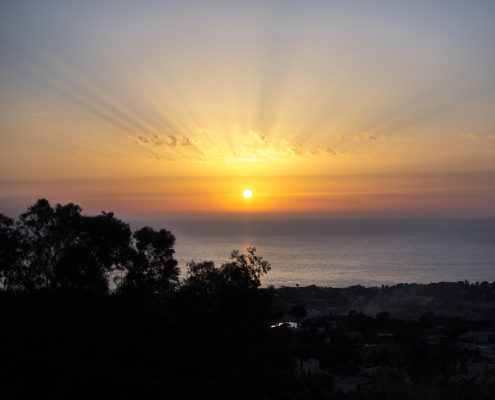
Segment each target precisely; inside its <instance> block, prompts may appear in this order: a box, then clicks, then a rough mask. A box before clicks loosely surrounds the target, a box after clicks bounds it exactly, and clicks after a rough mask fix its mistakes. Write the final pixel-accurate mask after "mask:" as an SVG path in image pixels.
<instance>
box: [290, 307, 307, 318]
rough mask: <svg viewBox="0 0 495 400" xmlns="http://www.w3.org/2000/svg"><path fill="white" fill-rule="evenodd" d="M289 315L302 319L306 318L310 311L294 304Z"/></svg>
mask: <svg viewBox="0 0 495 400" xmlns="http://www.w3.org/2000/svg"><path fill="white" fill-rule="evenodd" d="M289 315H291V316H292V317H294V318H296V319H297V320H298V321H300V320H301V319H303V318H305V317H306V315H308V313H307V311H306V309H305V308H304V307H303V306H292V307H291V309H290V310H289Z"/></svg>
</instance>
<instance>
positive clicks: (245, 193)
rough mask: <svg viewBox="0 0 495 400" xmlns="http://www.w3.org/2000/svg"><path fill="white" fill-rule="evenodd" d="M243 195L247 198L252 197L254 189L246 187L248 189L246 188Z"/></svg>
mask: <svg viewBox="0 0 495 400" xmlns="http://www.w3.org/2000/svg"><path fill="white" fill-rule="evenodd" d="M242 196H243V197H244V198H245V199H250V198H252V197H253V191H252V190H251V189H246V190H244V192H242Z"/></svg>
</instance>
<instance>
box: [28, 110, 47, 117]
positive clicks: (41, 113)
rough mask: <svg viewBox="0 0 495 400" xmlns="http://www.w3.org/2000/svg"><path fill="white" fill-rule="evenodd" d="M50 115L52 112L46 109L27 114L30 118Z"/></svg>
mask: <svg viewBox="0 0 495 400" xmlns="http://www.w3.org/2000/svg"><path fill="white" fill-rule="evenodd" d="M51 115H52V113H50V112H48V111H37V112H33V113H29V114H28V116H29V117H31V118H48V117H50V116H51Z"/></svg>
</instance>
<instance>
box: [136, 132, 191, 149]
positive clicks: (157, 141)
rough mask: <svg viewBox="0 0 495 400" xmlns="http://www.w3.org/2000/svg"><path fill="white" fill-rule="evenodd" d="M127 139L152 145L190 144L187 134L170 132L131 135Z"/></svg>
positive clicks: (173, 145) (172, 145)
mask: <svg viewBox="0 0 495 400" xmlns="http://www.w3.org/2000/svg"><path fill="white" fill-rule="evenodd" d="M129 140H130V141H131V142H133V143H135V144H151V145H153V146H167V147H176V146H191V145H192V144H191V140H190V139H189V138H188V137H187V136H183V135H172V134H162V135H157V134H154V133H153V134H149V135H131V136H129Z"/></svg>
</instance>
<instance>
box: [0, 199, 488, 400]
mask: <svg viewBox="0 0 495 400" xmlns="http://www.w3.org/2000/svg"><path fill="white" fill-rule="evenodd" d="M174 241H175V238H174V236H173V235H172V234H171V233H170V232H168V231H166V230H165V229H162V230H159V231H156V230H154V229H152V228H149V227H145V228H142V229H140V230H138V231H135V232H131V230H130V228H129V226H128V225H127V224H126V223H124V222H122V221H120V220H118V219H117V218H115V217H114V215H113V214H111V213H103V214H101V215H99V216H95V217H88V216H84V215H82V214H81V209H80V208H79V207H78V206H76V205H73V204H67V205H57V206H55V207H52V206H51V205H50V204H49V203H48V202H47V201H46V200H40V201H38V202H37V203H36V204H35V205H33V206H32V207H30V208H29V209H28V210H27V212H26V213H24V214H22V215H21V216H20V217H19V219H17V220H13V219H10V218H7V217H4V216H0V244H1V247H0V279H1V284H2V291H1V292H0V316H1V325H0V377H1V378H0V380H1V385H0V398H51V399H67V398H81V399H82V398H118V399H142V398H171V399H186V398H197V399H449V400H451V399H454V400H455V399H492V398H493V397H494V395H495V380H494V377H495V351H494V350H495V322H494V319H493V314H491V311H490V310H491V307H492V305H493V303H492V301H493V291H494V287H495V285H494V284H488V283H482V284H474V285H471V284H468V283H467V282H461V283H451V284H448V283H446V284H438V286H434V285H433V286H432V285H426V286H418V285H400V286H397V287H392V288H386V287H384V288H380V289H378V288H363V287H351V288H347V289H331V288H318V287H308V288H280V289H273V288H261V285H260V278H261V277H262V275H264V274H266V273H268V272H269V270H270V265H269V264H268V263H267V262H266V261H265V260H263V259H262V258H261V257H260V256H258V255H257V254H256V250H255V249H252V248H250V249H247V251H246V252H245V253H241V252H238V251H234V252H232V254H231V258H230V260H229V262H227V263H225V264H223V265H221V266H215V265H214V264H213V263H212V262H209V261H202V262H191V263H190V264H189V265H188V270H187V273H186V277H185V279H184V280H183V281H179V270H178V268H177V262H176V261H175V259H174V251H173V246H174ZM402 293H409V297H414V296H413V294H414V293H415V295H417V296H419V297H422V296H425V295H426V294H428V293H429V296H430V297H432V299H433V300H428V301H426V302H423V303H421V302H420V303H418V304H417V305H416V306H417V307H416V308H414V307H415V306H414V304H413V302H409V301H406V300H404V301H403V302H402V303H401V302H397V299H398V298H400V297H401V296H402V297H403V298H404V299H407V298H408V296H405V295H402ZM425 293H426V294H425ZM456 294H457V296H458V298H461V299H462V301H460V302H455V301H454V299H455V298H456V296H455V295H456ZM445 296H446V297H445ZM449 296H450V297H449ZM378 298H379V299H380V302H381V303H380V304H381V308H378V309H373V308H366V307H368V305H369V302H370V301H371V300H373V299H378ZM441 302H443V303H445V306H446V305H447V303H449V302H450V303H451V304H453V307H458V308H459V307H461V308H463V307H465V306H466V307H467V305H468V303H469V302H471V303H472V304H475V306H473V307H472V308H473V310H478V311H479V312H478V313H476V314H467V315H464V314H463V313H462V312H460V313H458V314H456V315H455V313H454V314H453V313H450V312H447V311H446V310H447V308H442V307H437V311H438V312H436V313H435V312H432V311H431V310H430V309H428V307H432V304H441ZM443 303H442V304H443ZM360 305H361V306H360ZM387 305H388V306H394V307H390V308H387V309H388V312H387V311H386V309H384V308H383V307H386V306H387ZM418 307H419V308H418ZM425 307H426V308H425ZM401 310H402V311H401ZM367 311H373V312H367ZM374 311H378V312H376V313H375V312H374ZM415 313H419V314H418V315H416V314H415Z"/></svg>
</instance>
